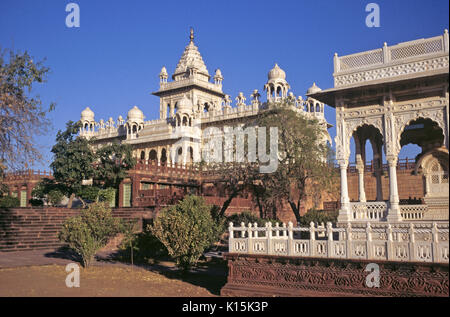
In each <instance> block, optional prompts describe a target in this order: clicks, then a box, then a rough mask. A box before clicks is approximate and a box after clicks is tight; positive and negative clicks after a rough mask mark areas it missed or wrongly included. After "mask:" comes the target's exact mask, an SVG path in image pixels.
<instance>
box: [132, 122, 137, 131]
mask: <svg viewBox="0 0 450 317" xmlns="http://www.w3.org/2000/svg"><path fill="white" fill-rule="evenodd" d="M133 133H137V126H136V125H135V124H133Z"/></svg>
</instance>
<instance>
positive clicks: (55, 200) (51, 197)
mask: <svg viewBox="0 0 450 317" xmlns="http://www.w3.org/2000/svg"><path fill="white" fill-rule="evenodd" d="M63 197H64V194H63V193H62V192H61V191H59V190H58V189H53V190H51V191H49V193H48V194H47V199H48V202H49V203H50V204H51V205H52V206H55V205H58V204H59V203H61V200H62V199H63Z"/></svg>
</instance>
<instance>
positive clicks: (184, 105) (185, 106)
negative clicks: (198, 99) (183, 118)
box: [177, 95, 193, 113]
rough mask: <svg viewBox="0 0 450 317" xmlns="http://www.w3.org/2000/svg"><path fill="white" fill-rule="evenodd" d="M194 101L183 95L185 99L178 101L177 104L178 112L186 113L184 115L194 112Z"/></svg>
mask: <svg viewBox="0 0 450 317" xmlns="http://www.w3.org/2000/svg"><path fill="white" fill-rule="evenodd" d="M192 107H193V104H192V101H191V100H190V99H189V98H187V97H186V95H183V98H182V99H181V100H180V101H178V104H177V111H179V112H184V113H189V112H192Z"/></svg>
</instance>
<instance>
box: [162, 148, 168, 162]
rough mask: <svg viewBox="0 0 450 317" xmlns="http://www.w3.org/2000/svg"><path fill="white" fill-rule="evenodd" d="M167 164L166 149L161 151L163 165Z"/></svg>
mask: <svg viewBox="0 0 450 317" xmlns="http://www.w3.org/2000/svg"><path fill="white" fill-rule="evenodd" d="M166 162H167V151H166V149H162V151H161V164H162V165H165V164H166Z"/></svg>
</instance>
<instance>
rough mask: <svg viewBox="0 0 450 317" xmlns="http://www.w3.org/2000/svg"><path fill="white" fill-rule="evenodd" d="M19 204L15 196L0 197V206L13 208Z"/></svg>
mask: <svg viewBox="0 0 450 317" xmlns="http://www.w3.org/2000/svg"><path fill="white" fill-rule="evenodd" d="M19 206H20V201H19V198H17V197H12V196H5V197H2V198H0V208H14V207H19Z"/></svg>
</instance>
